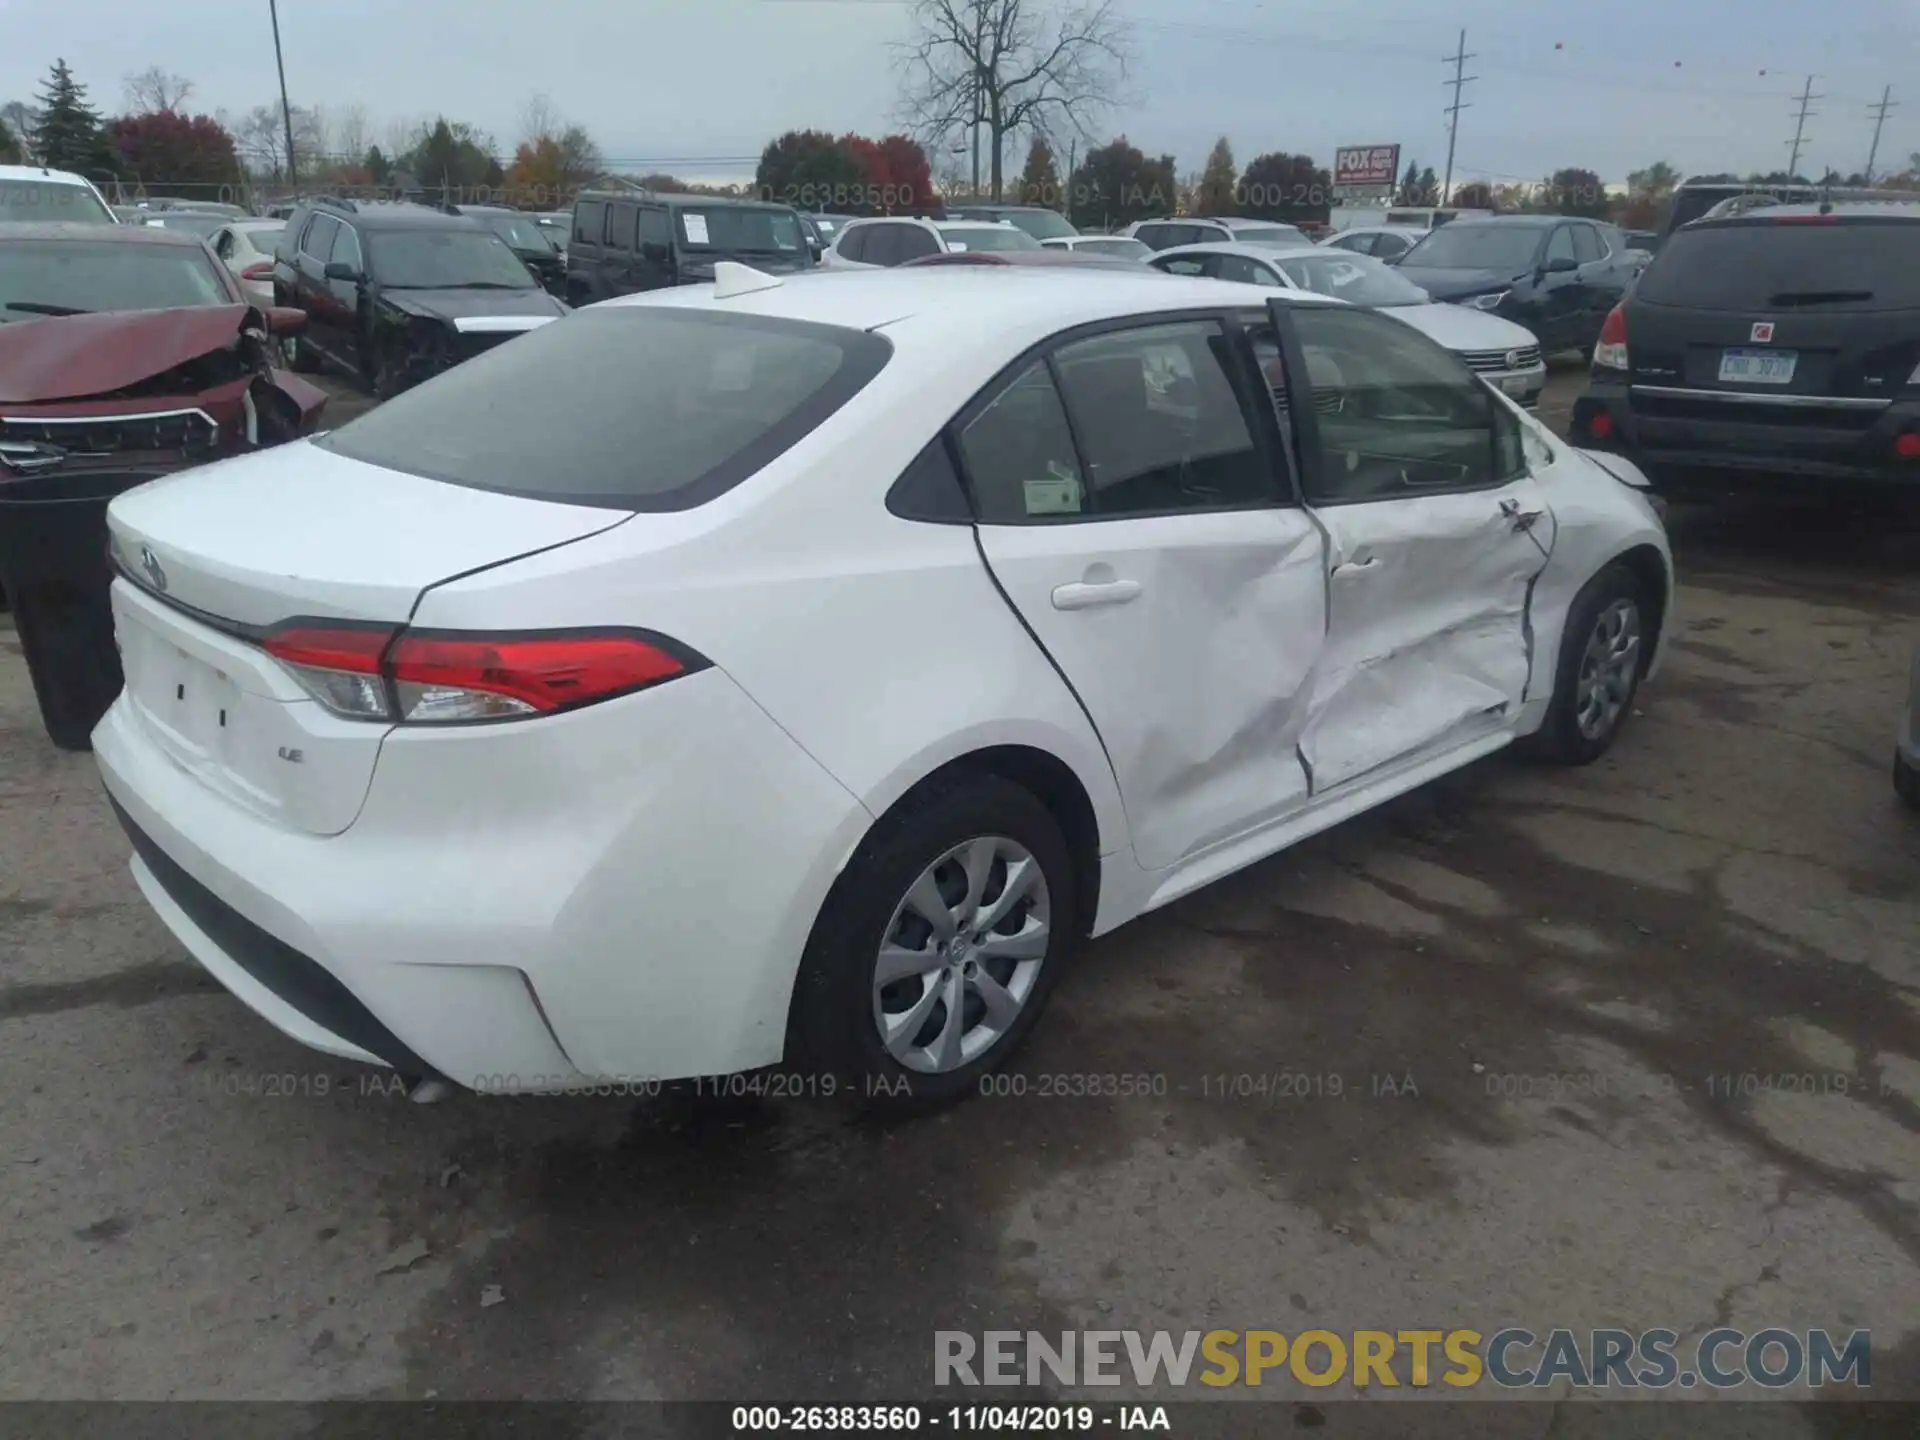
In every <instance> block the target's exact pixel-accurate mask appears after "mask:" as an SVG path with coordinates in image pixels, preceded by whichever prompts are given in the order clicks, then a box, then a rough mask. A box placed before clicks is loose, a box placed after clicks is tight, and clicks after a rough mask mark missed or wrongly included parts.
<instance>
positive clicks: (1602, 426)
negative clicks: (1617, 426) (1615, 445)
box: [1587, 410, 1613, 440]
mask: <svg viewBox="0 0 1920 1440" xmlns="http://www.w3.org/2000/svg"><path fill="white" fill-rule="evenodd" d="M1587 433H1588V434H1589V435H1591V436H1592V437H1593V438H1594V439H1596V440H1605V439H1607V438H1608V437H1609V436H1611V435H1612V434H1613V416H1611V415H1609V414H1608V413H1607V412H1606V411H1604V410H1596V411H1594V413H1593V418H1592V419H1591V420H1589V421H1587Z"/></svg>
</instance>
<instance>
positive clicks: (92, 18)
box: [0, 0, 1920, 181]
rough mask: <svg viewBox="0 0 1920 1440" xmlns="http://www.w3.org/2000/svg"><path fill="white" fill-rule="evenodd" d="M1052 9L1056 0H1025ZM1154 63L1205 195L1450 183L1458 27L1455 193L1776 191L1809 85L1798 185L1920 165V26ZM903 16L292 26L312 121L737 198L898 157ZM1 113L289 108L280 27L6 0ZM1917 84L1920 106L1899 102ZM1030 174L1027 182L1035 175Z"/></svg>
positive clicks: (359, 15)
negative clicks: (812, 171) (1663, 179)
mask: <svg viewBox="0 0 1920 1440" xmlns="http://www.w3.org/2000/svg"><path fill="white" fill-rule="evenodd" d="M1033 3H1043V0H1033ZM1116 5H1117V7H1118V8H1119V9H1120V10H1121V11H1122V13H1124V14H1125V15H1126V16H1127V17H1129V19H1130V20H1131V21H1132V22H1133V26H1134V29H1133V36H1134V43H1135V46H1136V48H1137V51H1138V59H1137V63H1136V64H1135V66H1134V67H1133V72H1132V74H1131V76H1130V78H1129V80H1128V82H1127V88H1128V90H1129V91H1130V94H1129V95H1128V96H1127V97H1126V100H1125V103H1124V104H1122V105H1121V106H1119V107H1117V108H1116V109H1115V110H1114V111H1113V112H1112V113H1111V114H1109V115H1107V116H1106V117H1103V118H1102V119H1101V120H1099V121H1098V122H1097V128H1098V131H1099V133H1100V135H1101V137H1102V138H1105V137H1109V136H1111V135H1113V134H1116V133H1121V132H1124V133H1125V134H1126V135H1127V136H1128V137H1129V138H1130V139H1131V140H1133V142H1134V143H1135V144H1137V145H1139V146H1141V148H1143V149H1145V150H1148V151H1149V152H1151V153H1159V152H1162V151H1171V152H1173V153H1174V154H1175V155H1176V156H1177V157H1178V158H1179V161H1180V163H1181V166H1182V168H1183V169H1186V168H1198V166H1199V165H1200V163H1201V162H1202V161H1203V160H1204V158H1205V155H1206V151H1207V149H1208V147H1209V146H1210V145H1211V144H1212V142H1213V140H1214V138H1215V137H1216V136H1217V135H1219V134H1221V133H1225V134H1226V135H1227V136H1228V137H1229V138H1230V139H1231V140H1232V142H1233V145H1234V150H1235V153H1236V155H1237V156H1238V158H1239V160H1240V162H1241V163H1242V164H1244V163H1245V162H1246V161H1247V160H1248V159H1249V158H1251V157H1252V156H1253V155H1254V154H1256V153H1259V152H1260V151H1263V150H1268V149H1285V150H1289V151H1305V152H1307V153H1309V154H1312V155H1313V156H1315V157H1316V158H1317V159H1318V160H1320V161H1321V163H1323V164H1327V163H1330V162H1331V158H1332V151H1333V148H1334V147H1335V146H1336V145H1341V144H1369V143H1386V142H1395V141H1397V142H1399V143H1400V144H1401V145H1403V146H1404V147H1405V149H1404V151H1403V155H1404V157H1405V158H1412V159H1417V160H1419V161H1421V162H1422V163H1426V164H1431V165H1433V166H1434V167H1435V168H1436V169H1440V168H1442V167H1443V165H1444V162H1445V158H1446V122H1445V117H1444V116H1443V115H1442V113H1441V111H1442V107H1443V106H1444V105H1445V104H1446V103H1447V98H1448V96H1447V92H1446V90H1445V89H1444V88H1443V84H1442V82H1443V80H1444V79H1445V78H1446V76H1447V74H1448V73H1449V67H1448V66H1446V65H1445V64H1443V63H1442V57H1443V56H1445V55H1447V54H1448V53H1449V52H1450V51H1451V50H1452V48H1453V46H1454V43H1455V41H1456V39H1457V37H1458V32H1459V29H1460V27H1461V26H1463V25H1464V26H1465V27H1466V28H1467V31H1468V35H1467V48H1468V50H1469V51H1473V52H1477V54H1478V58H1477V59H1474V60H1472V61H1470V62H1469V63H1468V65H1467V72H1468V73H1469V74H1471V75H1477V76H1478V77H1479V78H1478V79H1477V80H1476V81H1475V82H1474V83H1473V84H1471V85H1470V86H1468V87H1467V93H1466V99H1467V100H1468V101H1469V102H1470V103H1471V105H1472V107H1473V108H1471V109H1469V110H1467V111H1466V112H1465V113H1464V115H1463V117H1462V121H1461V127H1460V138H1459V154H1458V159H1457V161H1456V164H1455V176H1456V179H1458V178H1460V177H1462V176H1466V177H1480V176H1485V177H1490V178H1493V179H1495V180H1508V179H1514V180H1524V179H1537V178H1539V177H1540V176H1541V175H1543V174H1545V173H1546V172H1547V171H1549V170H1551V169H1554V168H1558V167H1560V166H1562V165H1582V166H1585V167H1587V168H1590V169H1594V170H1597V171H1599V172H1600V174H1601V175H1602V177H1603V178H1605V179H1607V180H1609V181H1617V180H1623V179H1624V178H1625V176H1626V173H1627V171H1628V170H1630V169H1634V168H1637V167H1639V166H1641V165H1644V164H1645V163H1647V162H1648V161H1650V160H1654V159H1659V158H1665V159H1668V160H1670V161H1672V162H1673V163H1674V164H1675V165H1676V166H1678V167H1679V168H1680V169H1681V170H1682V171H1689V170H1692V171H1701V170H1720V169H1729V170H1738V171H1746V170H1750V169H1772V168H1775V167H1776V166H1780V165H1784V164H1785V162H1786V159H1787V153H1788V150H1787V141H1788V140H1789V139H1791V137H1792V134H1793V112H1794V108H1795V103H1794V102H1795V97H1796V96H1797V94H1798V93H1799V90H1800V87H1801V85H1802V84H1803V83H1804V81H1805V79H1806V75H1807V72H1808V71H1813V72H1816V79H1815V81H1814V86H1813V88H1814V91H1815V93H1816V94H1824V95H1825V97H1826V98H1825V99H1823V100H1819V101H1816V103H1815V104H1814V106H1813V109H1814V110H1815V111H1816V112H1818V113H1817V114H1816V115H1815V116H1814V117H1813V118H1812V119H1810V120H1809V121H1808V123H1807V134H1808V137H1809V140H1808V144H1807V147H1806V152H1805V153H1806V157H1807V158H1806V159H1805V160H1804V161H1803V163H1802V168H1803V169H1808V170H1813V171H1816V172H1817V171H1818V170H1819V169H1821V168H1822V167H1823V166H1825V165H1827V164H1832V165H1833V166H1835V167H1836V168H1839V169H1842V170H1854V169H1857V168H1859V167H1860V166H1861V165H1863V164H1864V163H1865V161H1866V158H1867V147H1868V144H1869V141H1870V140H1871V138H1872V128H1873V126H1872V120H1871V118H1870V116H1869V114H1868V111H1867V107H1868V105H1869V104H1871V103H1872V102H1873V101H1875V100H1877V99H1879V97H1880V91H1881V87H1882V86H1883V85H1885V84H1887V83H1893V84H1894V85H1895V87H1896V88H1895V96H1894V98H1895V99H1896V101H1899V100H1904V101H1905V105H1904V108H1899V109H1896V110H1894V111H1893V112H1892V116H1891V118H1890V119H1889V121H1888V123H1887V126H1886V133H1885V136H1884V138H1883V139H1882V141H1881V147H1880V156H1881V162H1882V165H1883V166H1884V165H1885V164H1886V163H1888V162H1893V163H1903V162H1904V160H1905V158H1906V156H1907V154H1908V153H1909V152H1910V151H1913V150H1920V80H1914V79H1913V78H1912V77H1914V76H1916V75H1920V66H1916V64H1915V61H1916V60H1917V59H1920V0H1828V3H1825V4H1814V3H1811V0H1605V3H1601V4H1586V5H1579V6H1569V5H1564V4H1555V3H1550V0H1452V3H1450V4H1448V5H1444V6H1442V5H1436V4H1433V3H1431V0H1286V3H1280V0H1271V3H1269V0H1185V3H1182V0H1116ZM909 15H910V8H909V6H908V5H906V4H904V3H897V0H676V3H671V4H663V3H658V0H619V3H616V0H541V3H538V4H532V5H529V4H524V3H514V4H502V3H497V0H458V3H455V0H326V3H324V4H323V3H319V0H280V25H281V36H282V41H283V43H284V46H285V50H286V61H287V85H288V88H289V90H290V92H291V95H292V99H293V101H294V103H295V104H296V105H298V104H315V103H317V104H320V105H323V106H329V107H331V106H336V105H345V104H352V103H356V102H357V103H359V104H361V105H364V106H365V107H366V108H367V110H368V112H369V114H370V117H371V119H372V122H373V133H374V136H375V138H376V139H378V138H382V137H383V136H384V134H385V132H386V131H387V129H388V128H389V126H390V124H391V123H392V122H395V121H404V120H411V119H416V118H419V117H423V116H430V115H432V114H433V113H434V112H437V111H438V112H444V113H446V114H447V115H448V116H449V117H450V118H454V119H465V120H468V121H470V122H472V123H473V124H475V125H477V126H479V127H480V128H482V129H484V130H487V131H489V132H491V133H492V134H493V135H494V136H495V137H496V138H497V139H498V140H500V141H501V142H502V143H503V144H504V145H507V146H511V144H512V142H513V141H514V140H515V139H516V138H517V132H518V116H519V114H520V112H521V109H522V106H523V104H524V103H525V101H526V99H527V98H528V97H529V96H530V95H532V94H534V93H536V92H539V91H545V92H547V93H548V94H549V95H550V96H551V97H552V99H553V102H554V104H555V105H556V107H557V108H558V109H559V110H560V111H561V112H562V113H563V114H564V115H565V116H566V117H567V118H568V119H573V120H578V121H580V122H581V123H583V124H585V125H586V126H587V127H588V129H589V130H590V131H591V132H592V133H593V135H594V137H595V138H596V139H597V140H598V141H599V143H600V145H601V148H602V150H603V151H604V152H605V154H606V155H607V157H608V158H609V160H612V161H625V162H630V163H632V164H634V165H636V166H642V167H644V168H650V169H664V170H669V171H673V172H676V173H681V174H685V175H689V176H696V177H697V176H707V177H713V178H736V177H739V176H742V175H744V174H750V173H751V171H752V157H754V156H756V155H757V154H758V152H759V149H760V147H761V146H762V145H763V144H764V143H765V142H766V141H767V139H768V138H769V137H771V136H772V135H774V134H776V133H778V132H779V131H781V130H786V129H791V128H796V127H817V128H823V129H829V130H834V131H843V130H858V131H862V132H867V133H874V134H878V133H882V132H883V131H884V130H886V129H887V128H889V127H890V126H892V124H893V122H894V121H895V119H896V115H895V108H894V107H895V102H896V99H897V84H898V78H897V77H898V67H897V65H896V64H895V63H894V61H893V57H892V56H891V54H890V51H889V42H893V41H897V40H899V39H901V38H902V37H904V36H905V35H906V34H907V31H908V25H909ZM0 36H4V43H0V100H11V99H29V98H30V97H31V96H32V95H33V94H34V93H36V92H37V90H38V89H39V85H40V82H41V80H42V78H43V77H44V75H45V73H46V69H47V66H48V65H49V64H50V63H51V62H52V61H53V59H54V58H55V57H56V56H64V57H65V58H66V60H67V62H68V63H69V64H70V65H71V66H72V67H73V69H74V71H75V73H76V75H77V76H78V78H79V79H80V80H81V81H82V82H83V83H85V84H86V85H88V87H89V89H90V91H91V94H92V97H93V99H94V100H95V102H96V103H97V104H98V105H99V106H100V108H102V109H103V110H106V111H109V112H111V111H114V110H117V109H118V108H120V103H121V91H122V85H121V81H122V77H123V76H124V75H126V74H127V73H129V72H132V71H137V70H140V69H143V68H145V67H146V66H148V65H153V64H158V65H161V66H163V67H165V68H166V69H168V70H170V71H173V72H176V73H178V74H181V75H184V76H186V77H187V78H189V79H191V80H192V81H193V82H194V84H195V93H194V96H193V99H192V101H191V102H190V104H189V106H188V108H189V109H200V110H206V111H212V110H215V109H219V108H225V109H228V110H230V111H235V112H238V111H244V110H246V109H248V108H249V107H251V106H254V105H257V104H261V103H263V102H265V101H268V100H271V99H273V98H274V97H275V93H276V90H275V79H274V68H273V41H272V32H271V29H270V27H269V21H268V10H267V0H169V3H167V4H166V5H164V6H159V7H148V6H130V5H128V4H127V3H126V0H0ZM1903 77H1904V78H1906V79H1907V80H1908V82H1909V83H1911V84H1912V85H1913V86H1914V92H1913V93H1912V94H1911V95H1906V96H1903V95H1902V94H1901V93H1900V89H1899V86H1900V83H1901V81H1902V79H1903ZM1018 166H1019V157H1012V158H1010V160H1009V169H1010V170H1015V171H1017V169H1018Z"/></svg>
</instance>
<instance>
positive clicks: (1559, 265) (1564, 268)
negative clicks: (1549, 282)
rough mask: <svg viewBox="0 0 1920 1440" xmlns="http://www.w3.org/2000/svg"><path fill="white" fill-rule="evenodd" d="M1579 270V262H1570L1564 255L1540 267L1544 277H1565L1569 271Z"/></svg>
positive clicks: (1557, 256)
mask: <svg viewBox="0 0 1920 1440" xmlns="http://www.w3.org/2000/svg"><path fill="white" fill-rule="evenodd" d="M1579 268H1580V262H1579V261H1578V260H1569V259H1568V258H1567V257H1566V256H1564V255H1556V256H1554V257H1553V259H1551V260H1549V261H1547V263H1546V264H1544V265H1542V266H1541V267H1540V273H1541V274H1542V275H1565V274H1566V273H1567V272H1568V271H1570V270H1578V269H1579Z"/></svg>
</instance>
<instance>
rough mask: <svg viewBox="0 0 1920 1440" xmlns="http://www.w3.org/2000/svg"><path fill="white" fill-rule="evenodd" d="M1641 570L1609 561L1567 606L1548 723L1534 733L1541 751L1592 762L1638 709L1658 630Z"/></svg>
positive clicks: (1566, 760)
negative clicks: (1635, 706)
mask: <svg viewBox="0 0 1920 1440" xmlns="http://www.w3.org/2000/svg"><path fill="white" fill-rule="evenodd" d="M1651 618H1652V617H1651V612H1650V610H1649V607H1648V604H1647V598H1646V596H1645V595H1644V594H1643V593H1642V587H1641V584H1640V580H1639V577H1638V576H1636V575H1635V574H1634V573H1633V572H1632V571H1631V570H1629V569H1628V568H1627V567H1626V566H1624V565H1620V564H1614V565H1609V566H1608V567H1607V568H1606V569H1604V570H1602V571H1601V572H1600V573H1599V574H1598V575H1596V576H1594V577H1593V579H1591V580H1589V581H1588V582H1587V584H1586V586H1585V588H1583V589H1582V590H1581V591H1580V593H1579V594H1578V595H1576V596H1575V597H1574V601H1573V605H1572V606H1571V607H1570V608H1569V610H1568V612H1567V628H1566V632H1565V634H1563V635H1562V636H1561V639H1560V660H1559V665H1558V667H1557V668H1556V670H1555V672H1554V687H1553V703H1552V705H1551V706H1550V707H1549V708H1548V710H1547V718H1546V723H1545V724H1543V725H1542V726H1541V727H1540V730H1539V732H1538V733H1537V734H1536V735H1534V736H1532V737H1530V747H1529V748H1531V749H1532V750H1533V751H1534V753H1536V754H1538V755H1539V756H1541V758H1543V759H1546V760H1550V761H1553V762H1554V763H1556V764H1560V765H1591V764H1592V763H1593V762H1594V761H1596V760H1598V759H1599V758H1600V757H1601V756H1602V755H1604V754H1606V753H1607V751H1608V750H1610V749H1611V748H1613V743H1614V741H1615V740H1617V739H1619V738H1620V732H1621V731H1622V730H1624V729H1625V728H1626V726H1627V721H1628V720H1629V719H1630V718H1632V715H1633V702H1634V699H1635V697H1636V696H1637V695H1638V694H1639V691H1640V680H1641V678H1642V677H1643V676H1644V675H1645V674H1646V672H1647V663H1648V659H1649V657H1650V656H1651V655H1652V653H1653V650H1652V647H1653V643H1654V634H1653V630H1652V626H1651V623H1650V622H1651Z"/></svg>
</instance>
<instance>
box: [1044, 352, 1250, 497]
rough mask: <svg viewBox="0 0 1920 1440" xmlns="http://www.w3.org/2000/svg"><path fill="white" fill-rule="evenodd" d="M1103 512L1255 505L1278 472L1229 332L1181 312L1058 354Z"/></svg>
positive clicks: (1093, 490) (1090, 483)
mask: <svg viewBox="0 0 1920 1440" xmlns="http://www.w3.org/2000/svg"><path fill="white" fill-rule="evenodd" d="M1054 363H1055V365H1056V366H1057V367H1058V369H1059V374H1060V386H1061V389H1062V390H1063V391H1064V393H1065V397H1066V402H1067V408H1068V411H1069V413H1070V414H1071V415H1072V416H1073V420H1074V425H1075V429H1076V431H1077V433H1078V434H1079V435H1080V437H1081V443H1082V445H1083V446H1084V448H1085V452H1086V465H1087V483H1088V489H1089V499H1090V505H1089V508H1090V509H1092V510H1093V511H1094V513H1095V514H1097V515H1101V516H1115V515H1151V514H1158V513H1162V512H1166V511H1174V510H1207V509H1216V508H1219V507H1221V506H1228V505H1255V504H1263V503H1266V502H1268V501H1269V500H1270V499H1271V498H1272V478H1271V476H1270V475H1269V474H1268V472H1267V468H1266V462H1265V460H1264V458H1263V457H1262V455H1261V453H1260V451H1259V449H1258V447H1257V446H1256V445H1255V443H1254V439H1253V434H1252V431H1251V430H1250V429H1249V428H1248V425H1247V417H1246V413H1245V412H1244V411H1243V410H1242V408H1241V405H1240V399H1239V396H1238V395H1237V394H1236V393H1235V390H1234V385H1233V381H1232V380H1231V379H1230V378H1229V375H1230V372H1231V367H1232V366H1233V364H1234V363H1235V362H1234V360H1233V358H1232V351H1231V347H1230V342H1229V340H1228V338H1227V335H1226V332H1225V331H1224V330H1223V329H1222V328H1221V327H1220V325H1219V324H1217V323H1216V322H1213V321H1181V322H1179V323H1177V324H1172V325H1155V326H1151V327H1148V328H1144V329H1139V330H1124V331H1119V332H1116V333H1114V334H1111V335H1099V336H1095V337H1093V338H1092V339H1088V340H1080V341H1076V342H1074V343H1073V344H1071V345H1066V346H1063V347H1062V348H1061V349H1060V350H1059V352H1058V353H1057V354H1056V355H1055V357H1054Z"/></svg>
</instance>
